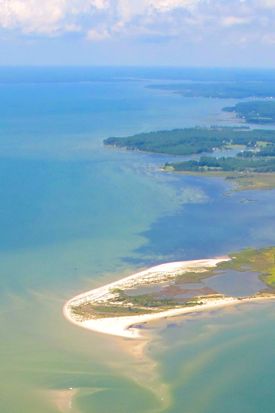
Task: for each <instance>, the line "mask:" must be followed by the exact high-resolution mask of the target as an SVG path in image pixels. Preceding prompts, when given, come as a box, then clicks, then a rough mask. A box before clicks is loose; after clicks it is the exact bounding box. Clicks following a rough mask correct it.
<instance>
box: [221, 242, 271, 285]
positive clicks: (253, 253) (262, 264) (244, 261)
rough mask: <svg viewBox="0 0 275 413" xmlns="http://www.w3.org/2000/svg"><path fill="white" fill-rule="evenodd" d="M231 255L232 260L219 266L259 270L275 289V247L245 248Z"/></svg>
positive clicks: (263, 278)
mask: <svg viewBox="0 0 275 413" xmlns="http://www.w3.org/2000/svg"><path fill="white" fill-rule="evenodd" d="M231 257H232V260H231V261H228V262H225V263H221V264H219V266H218V268H221V269H224V268H226V269H234V270H237V271H247V270H251V271H254V272H257V273H259V277H260V278H261V279H262V280H263V282H264V283H265V284H266V286H267V287H270V288H272V289H275V247H270V248H264V249H260V250H255V249H252V248H251V249H245V250H243V251H241V252H239V253H237V254H232V255H231Z"/></svg>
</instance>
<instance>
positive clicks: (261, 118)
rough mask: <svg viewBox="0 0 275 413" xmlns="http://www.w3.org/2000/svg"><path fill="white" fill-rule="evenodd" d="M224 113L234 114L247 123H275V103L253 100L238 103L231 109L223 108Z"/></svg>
mask: <svg viewBox="0 0 275 413" xmlns="http://www.w3.org/2000/svg"><path fill="white" fill-rule="evenodd" d="M223 110H224V111H225V112H235V113H236V115H237V116H238V117H239V118H242V119H244V120H245V121H246V122H247V123H256V124H257V123H258V124H272V123H275V101H274V100H254V101H251V102H240V103H237V104H236V105H235V106H232V107H225V108H224V109H223Z"/></svg>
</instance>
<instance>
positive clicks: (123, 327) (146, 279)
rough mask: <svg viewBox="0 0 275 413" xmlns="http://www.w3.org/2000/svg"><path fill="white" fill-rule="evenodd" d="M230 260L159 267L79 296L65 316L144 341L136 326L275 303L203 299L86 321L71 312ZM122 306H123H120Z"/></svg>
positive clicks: (256, 298) (252, 299)
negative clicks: (225, 308)
mask: <svg viewBox="0 0 275 413" xmlns="http://www.w3.org/2000/svg"><path fill="white" fill-rule="evenodd" d="M229 260H230V258H229V257H219V258H214V259H205V260H194V261H180V262H172V263H166V264H162V265H158V266H156V267H152V268H149V269H147V270H145V271H141V272H138V273H136V274H134V275H131V276H129V277H126V278H123V279H121V280H119V281H116V282H113V283H110V284H107V285H105V286H103V287H100V288H96V289H94V290H91V291H88V292H86V293H83V294H80V295H78V296H76V297H74V298H72V299H71V300H69V301H68V302H67V303H66V304H65V306H64V308H63V313H64V316H65V317H66V318H67V319H68V320H69V321H70V322H72V323H74V324H76V325H78V326H80V327H82V328H86V329H88V330H93V331H96V332H99V333H104V334H110V335H113V336H120V337H125V338H130V339H138V338H142V329H141V328H138V327H137V326H138V325H140V324H144V323H147V322H149V321H154V320H159V319H163V318H168V317H175V316H180V315H184V314H192V313H197V312H202V311H207V310H215V309H218V308H222V307H226V306H230V305H236V304H241V303H250V302H255V301H263V300H267V299H272V298H273V299H274V298H275V297H274V295H273V296H272V295H268V294H266V295H265V296H252V297H244V298H242V297H241V298H235V297H221V298H211V297H210V298H207V297H203V298H202V299H201V300H200V304H198V305H194V306H190V307H186V306H183V307H176V308H173V309H169V310H165V311H159V312H155V313H149V314H141V315H133V316H120V317H110V318H106V317H104V318H92V319H84V318H80V317H77V316H76V315H75V314H74V313H73V311H72V308H73V307H75V306H78V305H81V304H84V303H91V304H103V305H104V303H105V304H106V303H112V300H113V299H114V298H115V297H116V294H117V293H116V292H115V290H116V289H121V290H125V289H131V288H135V287H140V286H146V285H153V284H160V283H164V282H167V281H169V280H172V279H174V278H175V277H176V276H177V275H180V274H184V273H186V272H190V271H192V272H205V271H207V269H209V268H213V267H215V266H217V264H219V263H220V262H224V261H229ZM121 305H122V304H121Z"/></svg>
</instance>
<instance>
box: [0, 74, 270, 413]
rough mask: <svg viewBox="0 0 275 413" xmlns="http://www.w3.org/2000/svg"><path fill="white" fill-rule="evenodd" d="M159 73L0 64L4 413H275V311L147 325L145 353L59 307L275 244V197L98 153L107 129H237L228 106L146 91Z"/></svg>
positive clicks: (155, 161)
mask: <svg viewBox="0 0 275 413" xmlns="http://www.w3.org/2000/svg"><path fill="white" fill-rule="evenodd" d="M165 73H166V74H164V72H163V70H161V71H158V70H157V69H150V70H149V69H148V70H147V71H146V70H145V69H144V70H140V71H138V70H136V69H125V68H124V69H104V70H103V69H63V68H60V69H49V68H48V69H31V68H25V69H1V70H0V200H1V203H0V228H1V230H0V262H1V266H0V282H1V289H0V297H1V301H0V325H1V341H0V363H1V369H0V379H1V388H0V410H1V412H5V413H6V412H7V413H22V412H23V413H25V412H26V413H37V412H39V413H53V412H55V413H57V412H72V413H86V412H89V413H90V412H96V413H107V412H108V413H109V412H110V411H112V412H114V413H115V412H118V413H128V412H129V411H131V412H132V413H135V412H136V413H141V412H144V413H145V412H167V413H168V412H177V413H181V412H186V413H199V412H209V413H210V412H211V413H216V412H217V413H218V412H220V411H223V412H227V411H229V409H230V410H231V411H232V410H234V411H235V412H242V413H243V412H246V411H247V412H254V411H255V412H258V411H261V412H267V413H269V412H270V413H271V412H273V411H274V396H273V392H272V388H274V379H273V371H274V363H275V357H274V356H275V355H274V349H273V347H274V346H273V343H274V337H273V333H272V331H273V326H274V317H275V312H274V306H272V305H261V306H251V307H247V308H245V309H238V310H231V311H225V312H219V313H215V314H212V315H210V314H207V315H205V316H203V317H196V319H195V320H188V321H180V320H179V321H177V322H175V323H174V322H173V323H172V322H171V323H169V324H168V325H167V324H166V325H165V324H160V325H156V326H154V327H150V328H151V329H152V334H153V335H154V337H155V339H154V340H153V341H152V343H151V345H150V346H148V347H147V348H146V349H145V354H144V355H143V356H141V355H140V353H138V352H137V351H138V350H137V348H135V345H132V344H131V343H128V342H124V341H123V340H119V339H115V338H111V337H107V336H101V335H97V334H94V333H92V332H87V331H84V330H83V331H82V330H81V329H79V328H76V327H75V326H73V325H70V324H69V323H68V322H67V321H66V320H65V319H64V318H63V315H62V306H63V304H64V302H65V301H66V300H67V299H69V298H71V297H72V296H73V295H75V294H77V293H78V292H82V291H85V290H87V289H90V288H92V287H94V286H99V285H102V284H103V283H105V282H107V281H109V280H114V279H118V278H121V277H122V276H124V275H127V274H130V273H131V272H134V271H136V270H137V269H139V268H142V267H144V266H149V265H152V264H156V263H159V262H165V261H168V260H177V259H181V260H184V259H193V258H204V257H210V256H215V255H219V254H224V253H227V252H231V251H234V250H238V249H239V248H242V247H247V246H267V245H274V244H275V236H274V234H275V223H274V200H275V191H266V192H256V191H255V192H241V193H235V192H232V188H231V187H230V186H229V184H228V183H226V182H224V181H223V180H220V179H205V178H194V177H184V176H176V175H173V174H163V173H161V172H160V171H159V166H160V165H162V164H163V162H165V161H166V160H167V157H166V156H160V155H156V154H141V153H130V152H126V151H115V150H112V149H107V148H104V147H103V145H102V140H103V139H104V138H105V137H108V136H115V135H119V136H124V135H125V136H126V135H128V134H132V133H137V132H142V131H150V130H158V129H166V128H175V127H184V126H192V125H212V124H213V123H214V124H226V125H230V124H233V123H234V124H236V120H235V119H232V118H230V117H229V115H228V114H227V113H223V112H222V111H221V109H222V107H224V106H228V105H229V104H232V103H234V102H233V101H232V100H217V99H200V98H196V99H191V98H190V99H184V98H182V97H180V96H177V95H176V94H172V93H167V92H163V91H157V90H154V89H149V88H147V87H146V86H147V85H149V84H150V82H152V81H155V80H158V79H163V78H164V79H165V76H166V79H169V76H170V77H171V78H172V79H173V78H178V77H179V76H182V74H181V73H178V72H173V71H171V72H169V70H167V71H166V72H165ZM169 73H170V75H169ZM184 75H185V76H188V77H189V78H192V76H194V79H195V78H196V76H200V77H201V76H202V77H203V76H204V78H205V79H206V80H207V79H208V78H209V76H210V75H211V74H209V72H205V73H204V74H203V73H199V74H198V73H194V74H192V72H191V73H190V72H187V73H185V74H184ZM237 75H238V76H240V77H242V76H244V74H243V73H241V74H238V72H237V73H236V76H237ZM211 76H213V75H211ZM219 76H221V78H223V77H224V76H226V73H223V74H219ZM250 76H252V74H251V73H250ZM259 76H260V75H259ZM133 351H135V353H134V354H133ZM244 355H245V358H244ZM232 360H234V363H233V362H232ZM239 360H241V361H242V362H238V361H239ZM255 389H256V390H255Z"/></svg>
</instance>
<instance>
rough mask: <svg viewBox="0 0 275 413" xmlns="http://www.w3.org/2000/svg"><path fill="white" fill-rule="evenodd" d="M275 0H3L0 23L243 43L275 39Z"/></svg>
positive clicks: (54, 31) (21, 29)
mask: <svg viewBox="0 0 275 413" xmlns="http://www.w3.org/2000/svg"><path fill="white" fill-rule="evenodd" d="M274 17H275V0H44V1H41V0H0V29H1V31H2V32H12V31H15V32H17V33H20V34H24V35H26V36H33V35H39V36H62V35H65V34H67V33H72V32H75V33H78V34H79V35H80V36H83V37H85V38H86V39H87V40H89V41H93V42H99V41H106V40H110V39H116V38H129V37H134V38H139V39H141V40H143V41H146V39H149V38H150V39H151V41H152V40H154V39H155V40H156V41H158V40H159V39H166V40H167V39H170V38H174V37H180V38H182V39H183V40H185V41H186V42H187V41H189V42H198V41H201V40H202V39H203V38H205V37H207V36H221V35H223V36H225V38H226V39H227V41H230V42H239V43H240V44H244V43H248V42H253V41H255V40H256V39H257V41H259V40H260V41H262V42H264V43H274V39H275V29H274V30H273V29H272V26H273V21H274Z"/></svg>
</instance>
